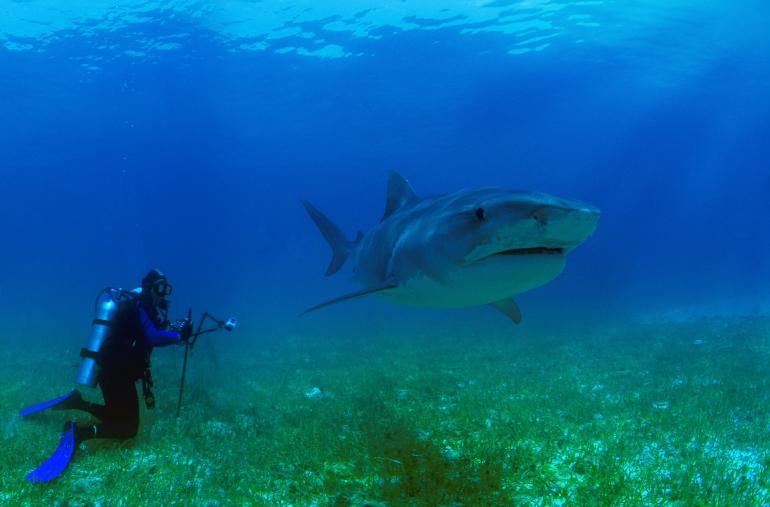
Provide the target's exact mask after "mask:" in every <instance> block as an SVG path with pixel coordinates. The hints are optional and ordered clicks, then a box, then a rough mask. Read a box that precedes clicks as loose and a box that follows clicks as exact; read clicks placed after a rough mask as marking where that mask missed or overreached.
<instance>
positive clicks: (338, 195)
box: [0, 1, 770, 337]
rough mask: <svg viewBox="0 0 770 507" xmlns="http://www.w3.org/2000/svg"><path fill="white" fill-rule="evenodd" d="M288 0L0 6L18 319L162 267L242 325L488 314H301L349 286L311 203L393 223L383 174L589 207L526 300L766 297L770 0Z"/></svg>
mask: <svg viewBox="0 0 770 507" xmlns="http://www.w3.org/2000/svg"><path fill="white" fill-rule="evenodd" d="M46 5H48V9H46ZM95 5H97V6H98V5H99V3H98V2H97V3H96V4H95ZM282 5H283V4H280V3H277V4H275V5H273V4H272V3H270V2H268V3H266V4H264V5H260V4H251V3H248V2H237V3H235V4H233V5H232V7H231V8H228V7H227V6H226V5H219V4H215V3H212V4H207V3H205V2H203V3H201V2H181V3H180V2H159V3H153V2H136V3H135V4H131V3H130V2H129V3H127V4H126V7H123V8H118V7H106V6H105V7H102V8H94V6H93V5H92V4H88V3H84V4H83V8H82V12H79V7H78V3H74V4H72V6H71V7H70V8H69V9H67V10H61V11H59V10H58V8H56V7H55V3H53V4H46V3H44V2H10V3H8V4H6V7H5V14H4V16H3V18H4V21H3V22H2V25H3V26H4V29H3V31H2V32H0V33H2V39H0V40H2V43H3V49H2V51H1V52H0V69H2V71H1V72H0V91H2V93H1V94H0V97H2V98H0V101H2V102H1V103H0V106H1V107H0V110H1V111H2V136H1V137H0V152H1V153H2V154H3V157H2V158H3V170H2V173H0V174H2V186H0V189H2V190H1V191H2V199H0V206H2V209H1V210H0V221H1V222H0V225H1V226H2V230H3V231H4V233H3V235H4V237H5V241H4V242H3V243H4V247H3V249H2V253H1V254H0V256H1V257H0V260H1V261H2V262H0V266H2V268H0V269H2V271H3V274H2V277H1V279H2V285H1V287H0V290H1V291H2V298H3V305H2V307H3V310H2V313H3V321H4V322H5V325H6V326H8V327H10V328H11V329H13V330H14V333H13V334H14V335H16V336H34V337H41V336H54V335H55V334H58V333H60V332H61V331H63V330H67V331H71V332H72V333H80V334H82V329H83V323H84V322H86V321H87V320H88V318H89V317H88V313H89V308H90V303H91V299H92V296H93V294H94V293H95V292H96V291H97V290H98V289H99V288H100V287H102V286H104V285H119V286H126V287H130V286H134V285H136V284H137V283H138V280H139V278H140V276H141V275H142V274H143V273H144V272H146V270H147V269H148V268H149V267H153V266H157V267H159V268H161V269H162V270H164V271H165V272H166V273H167V274H168V276H169V277H170V278H171V281H172V283H174V285H175V290H176V291H177V292H176V294H175V295H176V298H175V305H176V308H175V309H176V310H177V311H179V312H182V311H184V309H185V308H186V307H187V306H191V305H192V306H195V307H196V309H198V308H200V309H201V310H202V309H203V308H204V307H205V308H211V309H212V311H213V309H217V310H219V311H220V312H224V313H227V312H228V311H232V312H237V313H238V314H239V315H240V316H241V318H242V321H243V326H244V329H251V330H253V331H254V333H255V334H258V332H259V331H264V330H266V329H269V328H275V329H281V328H284V327H295V326H313V325H314V323H313V322H310V321H311V320H315V321H316V322H324V324H331V323H332V322H340V321H345V320H349V319H356V318H361V317H362V316H363V315H366V316H367V319H370V318H375V319H377V320H376V322H377V325H386V324H387V322H388V318H389V317H388V316H390V315H392V314H398V315H402V316H404V318H406V319H409V320H414V321H415V322H419V321H420V320H421V319H424V318H428V319H430V318H440V319H444V318H460V319H469V320H471V321H472V320H474V319H478V318H483V317H482V313H479V312H476V311H473V310H470V311H469V310H463V311H460V312H458V315H457V316H453V317H449V316H448V315H447V313H448V312H447V311H442V312H441V316H437V315H435V314H434V315H433V316H432V317H428V316H427V315H428V314H430V313H431V312H430V311H428V312H427V313H426V312H425V311H424V310H420V311H411V310H404V309H395V310H394V309H390V308H386V307H385V304H383V303H379V302H371V301H367V302H356V303H352V304H350V305H349V306H347V307H344V308H343V307H339V308H337V309H334V310H330V311H328V312H327V314H326V315H319V316H312V317H310V318H308V319H306V320H305V321H304V322H298V321H297V320H296V314H297V313H298V312H299V311H301V310H302V309H303V308H304V307H307V306H310V305H312V304H315V303H316V302H318V301H320V300H323V299H325V298H327V297H330V296H332V295H337V294H339V293H341V292H342V291H346V290H349V289H350V288H352V287H353V286H352V285H347V284H346V283H345V280H344V276H341V277H340V280H331V281H330V280H324V279H323V277H322V273H323V271H324V267H325V265H326V262H327V259H328V256H329V252H328V251H327V246H326V244H325V243H324V241H323V239H322V238H321V237H320V235H319V234H318V233H317V232H316V230H315V228H314V226H313V224H312V223H311V222H310V220H308V218H307V217H306V216H304V210H303V209H302V207H301V206H300V205H299V199H300V198H305V199H309V200H311V201H312V202H314V203H316V205H317V206H318V207H319V208H320V209H322V210H323V211H324V212H326V213H327V214H328V215H329V216H330V217H332V218H333V219H334V220H336V221H337V223H338V224H339V225H340V226H341V227H342V228H343V229H344V230H345V231H347V232H348V233H349V234H350V235H351V237H352V236H353V235H354V234H355V231H357V230H358V229H362V230H367V229H368V228H369V227H371V226H373V225H374V224H375V223H376V222H377V221H378V220H379V217H380V215H381V212H382V209H383V206H384V193H385V181H386V172H387V170H389V169H395V170H398V171H399V172H401V173H402V174H403V175H404V176H405V177H407V178H408V179H409V180H410V181H411V182H412V184H413V186H414V187H415V189H416V190H417V192H418V193H421V194H424V195H430V194H437V193H443V192H449V191H453V190H456V189H458V188H466V187H477V186H504V187H509V188H524V189H531V190H537V191H544V192H549V193H553V194H556V195H562V196H567V197H574V198H578V199H582V200H584V201H587V202H590V203H592V204H594V205H596V206H598V207H599V208H601V209H602V211H603V217H602V221H601V225H600V227H599V229H598V230H597V232H596V235H595V237H594V238H592V239H591V240H590V241H589V242H587V243H586V244H585V245H584V246H582V247H581V248H580V249H578V250H577V251H576V252H575V253H574V255H573V256H571V258H570V259H569V262H568V266H567V269H566V271H565V273H564V274H563V276H561V277H560V278H559V279H558V280H556V281H555V282H554V283H551V284H549V285H548V286H546V287H543V288H541V289H538V290H536V291H533V292H532V293H531V294H529V295H524V296H522V297H521V304H522V306H523V309H524V310H523V311H524V312H525V316H526V315H527V314H529V315H536V316H545V317H547V318H549V319H552V318H557V319H562V318H563V319H569V318H573V316H574V314H576V313H577V314H580V315H584V316H591V317H590V318H594V319H602V318H609V317H612V316H614V315H616V313H617V312H620V314H625V313H628V312H630V313H633V314H645V313H648V312H667V311H672V310H681V309H691V308H698V307H705V308H708V309H709V310H710V311H722V310H724V311H749V310H750V309H751V308H753V307H754V306H755V305H762V304H765V305H766V304H767V299H768V291H770V262H768V260H767V259H768V254H769V253H770V228H768V224H769V220H768V217H770V199H768V197H770V149H769V148H768V145H769V144H768V139H769V138H770V93H768V89H769V87H768V84H770V37H768V35H767V33H768V30H767V29H768V19H770V18H769V17H768V16H769V15H770V12H768V7H767V5H765V4H764V3H762V2H743V3H741V4H740V5H735V4H733V3H726V2H715V1H712V2H687V1H678V2H646V3H641V4H634V5H626V4H625V3H619V2H576V3H572V2H487V3H482V4H480V5H479V6H477V7H473V8H470V7H467V5H466V4H465V3H463V2H458V3H457V6H456V7H457V8H456V9H455V10H457V12H458V13H457V14H453V9H452V7H451V5H452V4H451V3H450V4H448V6H447V7H446V9H444V10H442V8H439V7H435V10H434V11H433V12H432V16H431V17H429V18H428V17H421V16H418V15H417V14H415V15H410V7H412V8H414V9H415V11H416V12H424V11H425V7H420V8H417V7H416V6H413V5H410V4H409V3H403V4H400V7H399V8H398V9H400V10H399V12H398V16H395V14H393V13H391V14H393V15H392V16H386V17H385V20H386V22H385V23H384V24H382V26H376V25H373V23H375V20H376V19H377V14H378V11H382V10H386V11H387V10H388V9H389V7H388V5H389V4H386V5H383V6H377V5H376V4H372V5H371V8H370V9H366V8H364V7H363V5H362V6H361V9H360V10H359V11H357V12H355V13H354V14H353V15H347V16H345V15H338V14H335V5H334V4H333V3H329V4H328V5H326V4H324V3H321V4H319V5H318V6H317V7H311V6H310V5H311V4H307V5H306V4H297V5H294V6H292V5H291V4H288V5H286V12H280V6H282ZM303 5H304V8H306V9H309V12H305V13H304V14H302V15H300V14H301V13H302V12H303V7H302V6H303ZM420 5H422V4H420ZM239 6H240V7H241V8H243V10H244V12H243V13H242V16H243V18H242V19H239V18H238V16H239V12H238V7H239ZM247 9H250V10H247ZM394 9H395V8H394ZM464 9H465V10H464ZM230 10H232V12H228V11H230ZM342 10H343V11H349V10H350V8H348V7H346V8H344V9H342ZM475 11H478V12H475ZM472 14H476V16H472ZM89 15H92V16H93V17H89ZM35 16H38V17H39V19H35ZM394 16H395V17H394ZM478 16H483V18H482V19H476V18H477V17H478ZM261 18H264V19H262V21H263V22H259V21H260V20H261ZM370 18H371V19H370ZM391 19H395V20H396V21H394V22H393V23H394V24H391V23H390V20H391ZM250 23H251V24H253V26H250ZM230 24H236V25H237V26H238V27H239V30H238V31H237V35H234V34H233V33H229V31H228V26H230ZM336 25H340V26H336ZM46 26H47V27H46ZM511 26H512V28H511ZM30 27H31V28H30ZM266 27H268V28H269V30H268V29H267V28H266ZM218 29H221V30H223V32H218V31H217V30H218ZM506 29H509V30H510V33H508V31H506ZM233 32H235V30H233ZM53 323H55V324H53ZM52 324H53V326H54V329H58V330H61V331H54V330H53V329H51V328H50V327H49V326H51V325H52ZM501 325H505V323H501Z"/></svg>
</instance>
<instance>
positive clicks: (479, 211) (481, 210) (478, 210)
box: [476, 208, 487, 222]
mask: <svg viewBox="0 0 770 507" xmlns="http://www.w3.org/2000/svg"><path fill="white" fill-rule="evenodd" d="M486 217H487V212H486V211H484V208H476V218H478V219H479V222H482V221H483V220H484V219H485V218H486Z"/></svg>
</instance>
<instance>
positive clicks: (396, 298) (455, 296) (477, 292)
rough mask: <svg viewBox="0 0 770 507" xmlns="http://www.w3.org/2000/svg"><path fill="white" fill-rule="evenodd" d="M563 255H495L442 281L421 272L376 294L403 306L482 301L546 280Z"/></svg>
mask: <svg viewBox="0 0 770 507" xmlns="http://www.w3.org/2000/svg"><path fill="white" fill-rule="evenodd" d="M565 258H566V257H565V256H564V255H561V254H545V255H496V256H493V257H490V258H488V259H485V260H484V261H481V262H477V263H473V264H471V265H469V266H465V267H463V268H460V269H457V270H455V271H452V272H451V273H449V275H448V276H447V278H446V280H445V281H444V282H438V281H436V280H434V279H432V278H429V277H427V276H425V275H422V274H421V275H418V276H414V277H412V278H410V279H409V280H407V281H406V282H405V283H402V284H400V285H399V286H398V287H396V288H393V289H390V290H388V291H384V292H381V293H379V294H377V297H379V298H381V299H383V300H385V301H388V302H390V303H395V304H400V305H405V306H428V307H437V308H456V307H464V306H479V305H485V304H489V303H492V302H495V301H500V300H501V299H505V298H508V297H511V296H515V295H516V294H521V293H522V292H525V291H528V290H530V289H534V288H535V287H539V286H541V285H543V284H546V283H548V282H549V281H551V280H553V279H554V278H555V277H556V276H558V275H559V273H561V271H562V270H563V269H564V262H565Z"/></svg>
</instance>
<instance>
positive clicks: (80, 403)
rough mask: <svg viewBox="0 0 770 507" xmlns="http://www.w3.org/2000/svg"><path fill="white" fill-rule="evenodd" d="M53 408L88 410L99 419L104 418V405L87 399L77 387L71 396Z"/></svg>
mask: <svg viewBox="0 0 770 507" xmlns="http://www.w3.org/2000/svg"><path fill="white" fill-rule="evenodd" d="M52 408H53V409H54V410H81V411H83V412H88V413H89V414H91V415H92V416H94V417H96V418H97V419H104V412H105V409H104V405H99V404H98V403H91V402H90V401H86V400H85V399H83V395H82V394H81V393H80V391H78V390H77V389H75V390H74V391H72V393H71V395H70V396H69V398H67V399H66V400H65V401H63V402H62V403H59V404H58V405H56V406H54V407H52Z"/></svg>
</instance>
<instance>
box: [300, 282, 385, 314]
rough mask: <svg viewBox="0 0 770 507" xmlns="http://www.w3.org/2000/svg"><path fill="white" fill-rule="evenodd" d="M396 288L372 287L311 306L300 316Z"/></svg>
mask: <svg viewBox="0 0 770 507" xmlns="http://www.w3.org/2000/svg"><path fill="white" fill-rule="evenodd" d="M396 287H397V285H396V284H394V283H390V282H388V283H386V284H385V285H380V286H379V287H372V288H368V289H362V290H359V291H356V292H351V293H350V294H345V295H344V296H340V297H337V298H334V299H330V300H328V301H324V302H323V303H319V304H317V305H315V306H311V307H310V308H308V309H307V310H305V311H303V312H302V313H300V314H299V316H300V317H301V316H303V315H305V314H306V313H310V312H314V311H316V310H320V309H321V308H325V307H327V306H331V305H336V304H337V303H343V302H345V301H350V300H351V299H358V298H362V297H366V296H371V295H372V294H376V293H378V292H384V291H386V290H390V289H394V288H396Z"/></svg>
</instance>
